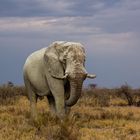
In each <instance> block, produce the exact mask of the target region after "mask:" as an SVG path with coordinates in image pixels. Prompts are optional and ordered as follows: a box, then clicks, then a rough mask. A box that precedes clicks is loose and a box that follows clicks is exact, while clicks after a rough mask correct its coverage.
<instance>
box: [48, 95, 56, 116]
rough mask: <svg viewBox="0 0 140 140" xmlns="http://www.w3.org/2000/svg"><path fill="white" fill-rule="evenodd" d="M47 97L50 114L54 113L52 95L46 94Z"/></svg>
mask: <svg viewBox="0 0 140 140" xmlns="http://www.w3.org/2000/svg"><path fill="white" fill-rule="evenodd" d="M47 98H48V102H49V107H50V111H51V113H52V115H55V113H56V107H55V100H54V97H53V96H52V95H48V96H47Z"/></svg>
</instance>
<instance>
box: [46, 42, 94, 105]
mask: <svg viewBox="0 0 140 140" xmlns="http://www.w3.org/2000/svg"><path fill="white" fill-rule="evenodd" d="M45 58H46V59H47V63H48V67H49V68H50V70H49V71H50V73H51V75H52V76H53V77H54V78H57V79H68V80H69V83H70V97H69V99H68V100H66V105H67V106H72V105H74V104H75V103H76V102H77V101H78V99H79V97H80V95H81V90H82V85H83V81H84V80H85V79H86V78H95V77H96V75H89V74H88V73H87V71H86V69H85V67H84V63H85V51H84V48H83V46H82V45H81V44H80V43H74V42H64V41H58V42H54V43H53V44H52V45H51V46H50V47H49V48H48V51H46V53H45Z"/></svg>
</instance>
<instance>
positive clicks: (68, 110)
mask: <svg viewBox="0 0 140 140" xmlns="http://www.w3.org/2000/svg"><path fill="white" fill-rule="evenodd" d="M65 110H66V114H67V115H68V114H69V113H70V111H71V107H68V106H66V107H65Z"/></svg>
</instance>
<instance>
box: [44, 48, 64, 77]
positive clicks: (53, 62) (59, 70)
mask: <svg viewBox="0 0 140 140" xmlns="http://www.w3.org/2000/svg"><path fill="white" fill-rule="evenodd" d="M44 59H45V63H46V66H47V67H46V68H47V69H48V71H49V72H50V74H51V75H52V77H63V76H64V70H63V66H62V64H61V62H60V60H59V58H58V54H57V52H56V51H55V50H54V49H53V50H50V51H46V52H45V54H44Z"/></svg>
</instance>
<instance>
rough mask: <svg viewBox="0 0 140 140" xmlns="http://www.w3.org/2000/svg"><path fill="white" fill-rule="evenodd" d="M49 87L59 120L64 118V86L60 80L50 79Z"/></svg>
mask: <svg viewBox="0 0 140 140" xmlns="http://www.w3.org/2000/svg"><path fill="white" fill-rule="evenodd" d="M49 87H50V90H51V92H52V95H53V97H54V100H55V107H56V113H57V116H58V117H59V118H63V117H64V116H65V102H64V84H63V81H62V80H57V79H50V80H49Z"/></svg>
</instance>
